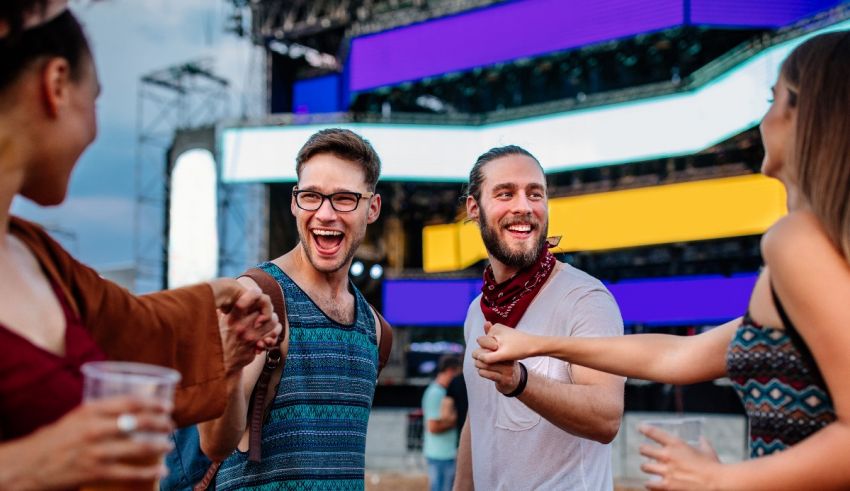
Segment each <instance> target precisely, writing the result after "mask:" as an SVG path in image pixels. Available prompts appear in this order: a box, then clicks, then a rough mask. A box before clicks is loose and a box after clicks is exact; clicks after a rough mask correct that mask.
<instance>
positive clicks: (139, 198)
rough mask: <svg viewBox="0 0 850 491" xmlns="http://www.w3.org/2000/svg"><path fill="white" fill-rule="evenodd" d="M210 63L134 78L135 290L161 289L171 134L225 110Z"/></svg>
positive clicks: (225, 98)
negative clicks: (136, 87) (135, 89)
mask: <svg viewBox="0 0 850 491" xmlns="http://www.w3.org/2000/svg"><path fill="white" fill-rule="evenodd" d="M211 65H212V64H211V60H196V61H190V62H187V63H183V64H179V65H174V66H171V67H168V68H165V69H162V70H157V71H155V72H151V73H149V74H147V75H144V76H142V77H141V78H140V80H139V88H138V94H137V108H136V118H137V119H136V162H135V195H136V199H135V216H134V235H133V237H134V238H133V252H134V258H135V263H136V268H137V271H138V272H137V277H136V285H135V286H136V291H138V292H147V291H153V290H158V289H161V288H164V287H165V286H166V274H165V273H166V271H165V268H166V262H167V247H168V210H167V207H166V202H167V199H168V195H169V186H170V185H169V178H168V177H169V169H168V167H169V162H168V158H167V154H168V150H169V148H170V147H171V145H172V142H173V140H174V135H175V131H176V130H180V129H186V128H195V127H199V126H203V125H209V124H211V123H214V122H216V121H218V120H220V119H222V118H223V117H225V116H226V115H227V114H228V111H229V91H228V86H229V84H228V82H227V80H225V79H223V78H221V77H219V76H217V75H215V74H214V73H213V71H212V69H211Z"/></svg>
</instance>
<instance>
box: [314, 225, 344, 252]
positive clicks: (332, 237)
mask: <svg viewBox="0 0 850 491" xmlns="http://www.w3.org/2000/svg"><path fill="white" fill-rule="evenodd" d="M310 233H311V234H313V241H314V242H315V243H316V248H317V249H318V252H319V253H320V254H323V255H332V254H335V253H336V252H337V251H338V250H339V247H340V245H341V244H342V239H344V238H345V234H344V233H342V232H341V231H339V230H329V229H321V228H314V229H311V230H310Z"/></svg>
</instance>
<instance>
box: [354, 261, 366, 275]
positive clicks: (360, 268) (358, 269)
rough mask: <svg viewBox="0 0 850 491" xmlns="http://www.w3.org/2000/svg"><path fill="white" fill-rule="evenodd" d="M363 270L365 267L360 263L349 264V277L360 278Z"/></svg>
mask: <svg viewBox="0 0 850 491" xmlns="http://www.w3.org/2000/svg"><path fill="white" fill-rule="evenodd" d="M364 269H365V267H364V266H363V263H362V262H360V261H354V262H353V263H351V276H355V277H356V276H360V275H361V274H363V270H364Z"/></svg>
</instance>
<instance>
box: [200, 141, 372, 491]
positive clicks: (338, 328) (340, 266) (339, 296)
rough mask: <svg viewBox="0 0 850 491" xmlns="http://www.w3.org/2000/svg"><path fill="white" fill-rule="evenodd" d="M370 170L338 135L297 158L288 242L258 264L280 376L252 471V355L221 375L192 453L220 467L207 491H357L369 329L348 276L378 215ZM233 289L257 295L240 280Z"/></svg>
mask: <svg viewBox="0 0 850 491" xmlns="http://www.w3.org/2000/svg"><path fill="white" fill-rule="evenodd" d="M380 167H381V162H380V159H379V158H378V155H377V153H376V152H375V150H374V149H373V148H372V146H371V145H370V144H369V142H367V141H366V140H364V139H363V138H361V137H360V136H358V135H356V134H355V133H353V132H351V131H348V130H343V129H327V130H322V131H319V132H318V133H316V134H314V135H313V136H311V137H310V139H309V140H308V141H307V143H306V144H305V145H304V146H303V147H302V148H301V150H300V151H299V153H298V156H297V158H296V171H297V174H298V184H297V185H296V186H295V188H294V189H293V191H292V201H291V204H290V210H291V212H292V214H293V215H294V216H295V219H296V224H297V228H298V237H299V243H298V245H296V246H295V248H294V249H292V250H291V251H289V252H287V253H286V254H284V255H282V256H280V257H278V258H276V259H273V260H271V261H269V262H266V263H263V264H262V265H260V268H262V269H263V270H265V271H266V272H267V273H269V274H270V275H271V276H272V277H274V279H275V280H276V281H277V282H278V284H279V285H280V287H281V289H282V291H283V294H284V298H285V301H286V308H287V313H288V319H282V320H281V321H282V322H287V327H288V328H287V330H286V332H287V335H288V336H287V338H286V339H284V340H283V341H282V343H281V351H282V352H283V353H286V364H285V369H284V370H283V373H282V375H281V376H280V379H279V380H280V383H279V385H277V388H276V392H275V393H274V395H273V396H272V394H271V393H270V395H269V397H268V398H267V399H269V400H271V410H270V413H269V416H268V418H267V419H266V423H265V424H264V426H263V432H262V461H261V462H250V461H248V459H247V456H246V454H245V453H244V452H245V451H246V450H247V448H248V431H247V430H246V428H247V426H248V421H247V419H248V417H247V414H248V404H249V398H250V396H251V391H252V390H253V388H254V386H255V385H256V383H257V380H258V378H259V375H260V373H261V371H262V368H263V364H264V361H265V359H264V357H263V356H257V357H256V359H255V360H254V362H253V363H251V364H250V365H249V366H247V367H246V368H245V369H243V370H242V372H241V373H237V374H234V375H233V377H232V383H233V387H234V390H232V391H231V397H230V402H229V404H228V408H227V411H226V413H225V415H224V416H223V417H222V418H220V419H218V420H216V421H215V422H213V423H211V424H208V425H206V426H204V427H201V429H200V430H201V447H202V449H203V450H204V453H206V454H207V455H208V456H209V457H210V458H211V459H212V460H214V461H221V460H224V462H223V463H222V465H221V468H220V469H219V471H218V474H217V476H216V482H215V483H216V489H218V490H228V489H242V488H253V489H258V488H261V487H262V488H263V489H265V487H266V486H270V487H274V488H275V489H277V488H278V487H282V489H319V490H321V489H335V490H336V489H340V490H341V489H363V487H364V467H365V454H364V452H365V448H366V427H367V424H368V420H369V412H370V410H371V406H372V397H373V395H374V392H375V385H376V379H377V373H378V345H379V342H380V339H379V337H380V334H381V332H380V331H381V330H380V324H379V322H378V319H377V318H376V316H375V313H374V311H373V310H372V309H371V308H370V307H369V304H368V303H367V302H366V300H365V299H364V298H363V295H362V294H361V293H360V292H359V291H358V290H357V288H356V287H355V286H354V285H353V284H352V283H351V282H350V281H349V279H348V270H349V267H350V266H351V261H352V258H353V256H354V253H355V251H356V250H357V247H358V246H359V245H360V243H361V242H362V241H363V237H364V236H365V234H366V226H367V225H368V224H370V223H373V222H374V221H375V220H377V219H378V215H379V214H380V211H381V196H380V195H379V194H376V193H375V185H376V184H377V181H378V175H379V173H380ZM239 281H242V282H244V283H245V284H246V285H247V286H250V287H253V288H257V287H258V285H256V283H255V282H254V281H253V280H251V279H249V278H244V277H243V278H240V280H239ZM278 371H280V369H278ZM276 376H277V374H275V376H274V377H273V378H272V383H271V384H270V388H272V389H274V388H275V383H274V381H275V380H277V378H276ZM234 448H238V449H239V450H240V451H239V452H233V450H234Z"/></svg>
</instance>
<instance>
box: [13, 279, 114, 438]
mask: <svg viewBox="0 0 850 491" xmlns="http://www.w3.org/2000/svg"><path fill="white" fill-rule="evenodd" d="M53 291H54V292H55V293H56V297H57V298H58V299H59V303H60V304H61V305H62V311H63V312H64V313H65V324H66V328H65V356H64V357H62V356H59V355H56V354H54V353H51V352H50V351H47V350H45V349H44V348H41V347H39V346H36V345H34V344H32V343H31V342H30V341H29V340H27V339H26V338H24V337H22V336H21V335H19V334H17V333H16V332H14V331H11V330H9V329H8V328H6V327H5V326H3V325H2V324H0V440H10V439H13V438H17V437H21V436H24V435H27V434H29V433H31V432H33V431H35V430H36V429H37V428H39V427H41V426H44V425H46V424H49V423H52V422H54V421H56V420H58V419H59V418H60V417H62V416H63V415H64V414H65V413H67V412H68V411H70V410H71V409H73V408H75V407H76V406H77V405H78V404H80V401H81V399H82V395H83V375H82V372H80V366H82V364H83V363H85V362H88V361H100V360H104V359H106V357H105V356H104V354H103V352H102V351H101V350H100V348H98V347H97V345H95V344H94V341H93V340H92V337H91V335H90V334H89V332H88V331H87V330H86V329H85V328H84V327H83V324H82V322H81V321H80V319H79V317H77V316H76V315H75V314H74V312H73V311H72V310H71V307H70V305H69V304H68V301H67V299H66V298H65V296H64V295H63V294H62V293H61V291H60V290H59V289H58V288H57V287H56V285H53Z"/></svg>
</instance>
